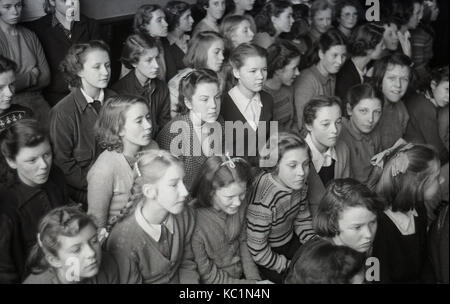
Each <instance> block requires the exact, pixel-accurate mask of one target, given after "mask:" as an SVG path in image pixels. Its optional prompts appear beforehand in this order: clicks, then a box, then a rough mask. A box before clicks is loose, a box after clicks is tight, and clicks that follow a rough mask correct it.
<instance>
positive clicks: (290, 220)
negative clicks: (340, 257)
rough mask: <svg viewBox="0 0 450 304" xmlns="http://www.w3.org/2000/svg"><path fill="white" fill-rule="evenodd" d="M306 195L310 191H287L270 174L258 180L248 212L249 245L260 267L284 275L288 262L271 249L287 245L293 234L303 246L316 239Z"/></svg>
mask: <svg viewBox="0 0 450 304" xmlns="http://www.w3.org/2000/svg"><path fill="white" fill-rule="evenodd" d="M306 195H307V189H302V190H300V191H293V190H292V189H289V188H286V187H285V186H283V185H281V184H279V183H278V182H277V181H276V180H275V179H274V178H273V176H272V174H271V173H264V174H262V175H261V176H260V177H259V178H257V179H256V181H255V183H254V187H253V190H252V193H251V196H250V205H249V206H248V210H247V221H248V226H247V244H248V249H249V250H250V253H251V254H252V256H253V259H254V260H255V262H256V263H257V264H258V265H261V266H263V267H265V268H268V269H271V270H274V271H277V272H278V273H281V272H282V271H284V270H285V269H286V267H287V264H288V260H287V258H286V257H285V256H283V255H280V254H277V253H275V252H274V251H272V250H271V247H280V246H283V245H285V244H286V243H288V242H289V241H290V240H291V239H292V237H294V233H295V234H296V236H297V237H298V238H299V240H300V242H301V243H305V242H306V241H308V240H309V239H311V238H312V237H314V235H315V234H314V231H313V229H312V218H311V214H310V210H309V203H308V201H307V199H306Z"/></svg>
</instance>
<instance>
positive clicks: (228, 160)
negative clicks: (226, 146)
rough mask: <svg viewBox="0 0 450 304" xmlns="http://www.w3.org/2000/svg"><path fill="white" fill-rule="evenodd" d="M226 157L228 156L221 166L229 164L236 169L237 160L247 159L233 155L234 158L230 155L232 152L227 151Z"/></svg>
mask: <svg viewBox="0 0 450 304" xmlns="http://www.w3.org/2000/svg"><path fill="white" fill-rule="evenodd" d="M225 157H226V158H227V160H226V161H224V162H223V163H221V164H220V166H221V167H222V166H225V165H228V166H230V168H232V169H235V168H236V164H235V162H236V161H241V160H243V161H245V159H243V158H241V157H233V158H231V157H230V152H227V153H225Z"/></svg>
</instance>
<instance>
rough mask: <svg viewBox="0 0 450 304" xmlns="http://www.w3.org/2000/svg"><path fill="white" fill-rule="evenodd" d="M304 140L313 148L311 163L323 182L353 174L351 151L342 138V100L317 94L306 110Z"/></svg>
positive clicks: (304, 113)
mask: <svg viewBox="0 0 450 304" xmlns="http://www.w3.org/2000/svg"><path fill="white" fill-rule="evenodd" d="M303 117H304V131H306V132H307V133H306V137H305V141H306V143H307V144H308V146H309V148H310V149H311V154H312V163H313V165H314V169H315V171H316V172H317V174H318V175H319V177H320V180H321V181H322V184H323V185H325V186H326V184H327V183H328V182H329V181H331V180H333V179H336V178H345V177H350V176H351V170H350V151H349V149H348V147H347V144H346V143H345V142H343V141H341V140H340V139H339V134H340V133H341V130H342V114H341V109H340V106H339V99H338V98H336V97H328V96H318V97H316V98H313V99H311V101H309V102H308V103H307V104H306V106H305V109H304V111H303Z"/></svg>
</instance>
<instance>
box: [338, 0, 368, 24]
mask: <svg viewBox="0 0 450 304" xmlns="http://www.w3.org/2000/svg"><path fill="white" fill-rule="evenodd" d="M347 6H351V7H354V8H355V9H356V12H357V14H358V22H359V21H360V20H361V18H362V16H363V8H362V6H361V4H360V3H359V2H358V1H357V0H341V1H338V2H337V4H336V6H335V7H334V9H333V19H334V22H335V24H336V25H337V23H338V20H339V19H340V18H341V14H342V10H343V9H344V8H345V7H347Z"/></svg>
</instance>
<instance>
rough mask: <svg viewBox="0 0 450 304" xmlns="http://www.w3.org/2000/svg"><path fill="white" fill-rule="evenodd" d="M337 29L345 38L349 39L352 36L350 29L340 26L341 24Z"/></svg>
mask: <svg viewBox="0 0 450 304" xmlns="http://www.w3.org/2000/svg"><path fill="white" fill-rule="evenodd" d="M338 28H339V30H340V31H341V32H342V34H344V35H345V36H346V37H350V35H351V34H352V30H351V29H348V28H346V27H344V26H342V25H341V24H339V27H338Z"/></svg>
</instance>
